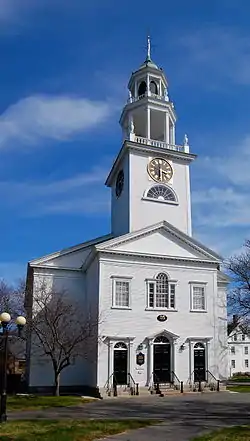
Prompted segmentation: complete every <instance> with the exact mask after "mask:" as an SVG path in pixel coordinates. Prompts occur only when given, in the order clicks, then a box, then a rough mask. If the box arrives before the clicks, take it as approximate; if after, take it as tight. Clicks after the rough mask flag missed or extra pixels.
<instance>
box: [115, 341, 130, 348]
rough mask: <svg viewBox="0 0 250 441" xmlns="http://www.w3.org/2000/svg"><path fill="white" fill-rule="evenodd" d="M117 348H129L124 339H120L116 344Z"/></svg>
mask: <svg viewBox="0 0 250 441" xmlns="http://www.w3.org/2000/svg"><path fill="white" fill-rule="evenodd" d="M115 349H128V348H127V346H126V345H125V343H123V342H122V341H119V342H118V343H116V344H115Z"/></svg>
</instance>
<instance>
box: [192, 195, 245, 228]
mask: <svg viewBox="0 0 250 441" xmlns="http://www.w3.org/2000/svg"><path fill="white" fill-rule="evenodd" d="M192 201H193V204H194V210H195V220H196V225H197V226H204V225H207V226H209V227H210V228H218V227H232V226H234V227H240V226H248V225H250V205H249V203H248V202H249V194H248V193H243V192H240V191H239V192H236V191H235V190H234V189H233V188H214V187H212V188H209V189H208V190H205V191H194V192H193V193H192ZM195 206H197V207H195Z"/></svg>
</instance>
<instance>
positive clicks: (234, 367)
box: [231, 359, 236, 369]
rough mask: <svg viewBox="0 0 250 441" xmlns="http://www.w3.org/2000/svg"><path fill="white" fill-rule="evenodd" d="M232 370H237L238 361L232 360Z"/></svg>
mask: <svg viewBox="0 0 250 441" xmlns="http://www.w3.org/2000/svg"><path fill="white" fill-rule="evenodd" d="M233 364H234V366H233ZM231 368H232V369H236V361H235V360H234V359H233V360H231Z"/></svg>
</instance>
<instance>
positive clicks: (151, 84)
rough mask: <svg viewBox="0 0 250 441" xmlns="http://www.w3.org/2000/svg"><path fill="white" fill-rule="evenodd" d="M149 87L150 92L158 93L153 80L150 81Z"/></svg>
mask: <svg viewBox="0 0 250 441" xmlns="http://www.w3.org/2000/svg"><path fill="white" fill-rule="evenodd" d="M149 88H150V92H151V93H153V94H155V95H158V87H157V84H156V83H155V82H154V81H150V85H149Z"/></svg>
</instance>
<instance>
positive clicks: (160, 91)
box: [158, 80, 162, 96]
mask: <svg viewBox="0 0 250 441" xmlns="http://www.w3.org/2000/svg"><path fill="white" fill-rule="evenodd" d="M158 94H159V95H160V96H162V86H161V80H160V81H159V90H158Z"/></svg>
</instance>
